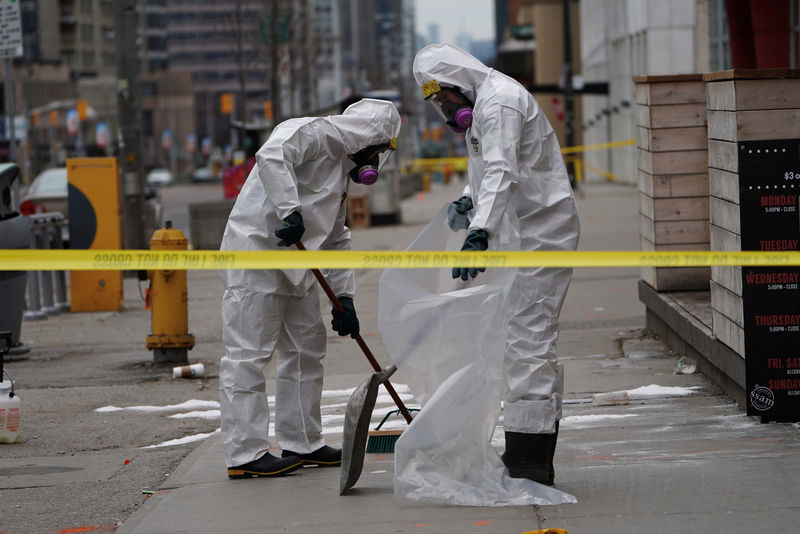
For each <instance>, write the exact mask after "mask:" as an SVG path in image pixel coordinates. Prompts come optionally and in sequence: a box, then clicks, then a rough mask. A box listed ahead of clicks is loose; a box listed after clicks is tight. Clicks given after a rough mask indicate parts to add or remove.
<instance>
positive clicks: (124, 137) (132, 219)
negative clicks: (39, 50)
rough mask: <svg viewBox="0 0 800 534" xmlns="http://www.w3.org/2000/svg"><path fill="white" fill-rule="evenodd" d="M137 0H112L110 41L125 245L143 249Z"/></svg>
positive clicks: (144, 238) (142, 182) (144, 243)
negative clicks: (114, 64) (113, 49)
mask: <svg viewBox="0 0 800 534" xmlns="http://www.w3.org/2000/svg"><path fill="white" fill-rule="evenodd" d="M138 3H139V2H138V1H137V0H115V1H114V2H112V4H113V15H114V40H115V47H116V59H117V114H118V119H119V126H118V130H119V134H120V135H119V137H120V138H121V139H120V143H119V164H120V172H121V174H122V185H123V195H124V197H123V198H124V202H125V204H124V206H123V212H124V214H125V220H124V222H125V226H124V228H125V236H124V243H125V248H128V249H131V248H133V249H144V248H147V246H146V245H147V236H145V233H144V227H145V225H144V215H145V214H144V206H145V203H144V174H143V169H142V158H141V154H142V151H141V138H140V132H141V127H140V122H141V120H140V109H139V54H138V49H139V47H138V46H136V38H137V35H136V30H137V28H138V26H139V25H138V24H137V12H136V7H137V5H138Z"/></svg>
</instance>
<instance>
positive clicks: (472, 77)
mask: <svg viewBox="0 0 800 534" xmlns="http://www.w3.org/2000/svg"><path fill="white" fill-rule="evenodd" d="M412 68H413V71H414V78H415V79H416V80H417V84H418V85H419V86H420V87H423V96H425V98H428V97H429V96H431V95H432V94H433V93H430V91H428V94H426V90H425V87H430V86H431V85H430V84H431V82H435V83H436V84H438V85H439V86H441V87H456V88H458V89H459V90H460V91H461V93H462V94H463V95H464V96H465V97H467V98H468V99H469V100H470V101H471V102H475V96H476V95H477V94H478V88H479V87H480V86H481V84H482V83H483V82H484V80H486V77H487V76H488V75H489V73H490V72H491V71H492V69H491V68H489V67H487V66H486V65H484V64H483V63H481V62H480V61H478V60H477V59H476V58H475V57H473V56H472V55H470V54H469V53H467V52H465V51H464V50H461V49H460V48H458V47H457V46H453V45H451V44H447V43H445V44H432V45H428V46H426V47H425V48H423V49H422V50H420V51H419V52H417V55H416V57H415V58H414V66H413V67H412ZM426 84H429V85H426Z"/></svg>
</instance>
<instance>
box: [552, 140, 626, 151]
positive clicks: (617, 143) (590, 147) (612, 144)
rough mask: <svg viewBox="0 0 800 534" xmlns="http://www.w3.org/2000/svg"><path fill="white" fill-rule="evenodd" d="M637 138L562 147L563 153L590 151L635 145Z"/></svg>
mask: <svg viewBox="0 0 800 534" xmlns="http://www.w3.org/2000/svg"><path fill="white" fill-rule="evenodd" d="M635 144H636V139H625V140H624V141H611V142H610V143H598V144H596V145H579V146H566V147H564V148H562V149H561V153H562V154H574V153H575V152H588V151H590V150H606V149H609V148H617V147H621V146H629V145H635Z"/></svg>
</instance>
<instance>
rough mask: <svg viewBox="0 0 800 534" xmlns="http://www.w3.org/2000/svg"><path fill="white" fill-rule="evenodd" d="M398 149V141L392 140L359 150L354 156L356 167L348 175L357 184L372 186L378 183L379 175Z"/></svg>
mask: <svg viewBox="0 0 800 534" xmlns="http://www.w3.org/2000/svg"><path fill="white" fill-rule="evenodd" d="M396 147H397V140H396V139H392V140H391V141H390V142H388V143H384V144H382V145H371V146H368V147H367V148H365V149H363V150H359V151H358V152H357V153H355V154H354V155H353V156H352V159H353V161H354V162H355V164H356V165H355V167H353V168H352V169H350V172H349V173H348V174H349V176H350V179H351V180H353V181H354V182H355V183H357V184H363V185H372V184H374V183H375V182H377V181H378V174H379V172H380V170H381V169H382V168H383V166H384V165H385V164H386V161H387V160H388V159H389V157H390V156H391V155H392V153H393V152H394V149H395V148H396Z"/></svg>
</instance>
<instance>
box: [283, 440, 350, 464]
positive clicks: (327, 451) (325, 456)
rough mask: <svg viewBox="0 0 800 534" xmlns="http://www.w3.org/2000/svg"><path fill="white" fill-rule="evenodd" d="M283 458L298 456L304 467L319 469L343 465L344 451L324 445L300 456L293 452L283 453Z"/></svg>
mask: <svg viewBox="0 0 800 534" xmlns="http://www.w3.org/2000/svg"><path fill="white" fill-rule="evenodd" d="M282 455H283V457H284V458H286V457H292V456H297V457H299V458H300V460H301V461H302V462H303V465H304V466H305V465H318V466H319V467H335V466H337V465H341V464H342V449H334V448H333V447H329V446H328V445H323V446H322V447H320V448H319V449H317V450H315V451H312V452H309V453H308V454H298V453H296V452H292V451H283V453H282Z"/></svg>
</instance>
